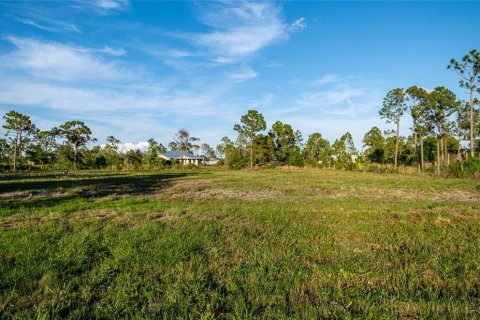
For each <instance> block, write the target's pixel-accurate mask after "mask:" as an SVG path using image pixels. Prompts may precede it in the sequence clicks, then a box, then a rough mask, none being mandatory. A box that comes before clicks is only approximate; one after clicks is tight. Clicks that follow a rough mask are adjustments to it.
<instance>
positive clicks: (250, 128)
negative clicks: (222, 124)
mask: <svg viewBox="0 0 480 320" xmlns="http://www.w3.org/2000/svg"><path fill="white" fill-rule="evenodd" d="M240 122H241V124H236V125H235V126H234V127H233V130H235V131H237V132H238V133H239V135H244V136H245V137H247V139H248V142H249V145H250V167H253V141H254V138H255V134H256V133H257V132H259V131H263V130H265V129H266V128H267V124H266V122H265V119H264V118H263V115H262V114H261V113H259V112H258V111H256V110H248V112H247V114H245V115H243V116H242V117H241V118H240Z"/></svg>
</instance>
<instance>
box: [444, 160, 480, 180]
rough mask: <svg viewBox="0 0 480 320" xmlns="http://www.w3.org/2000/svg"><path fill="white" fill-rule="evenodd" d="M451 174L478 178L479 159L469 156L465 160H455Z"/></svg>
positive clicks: (479, 176) (479, 171)
mask: <svg viewBox="0 0 480 320" xmlns="http://www.w3.org/2000/svg"><path fill="white" fill-rule="evenodd" d="M451 170H452V174H453V175H454V176H456V177H459V178H460V177H469V178H480V159H475V158H469V159H467V160H465V161H455V163H454V164H453V165H452V168H451Z"/></svg>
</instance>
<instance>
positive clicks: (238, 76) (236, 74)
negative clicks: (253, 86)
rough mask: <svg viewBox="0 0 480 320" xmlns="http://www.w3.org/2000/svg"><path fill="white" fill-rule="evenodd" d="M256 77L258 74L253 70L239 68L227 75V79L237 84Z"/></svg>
mask: <svg viewBox="0 0 480 320" xmlns="http://www.w3.org/2000/svg"><path fill="white" fill-rule="evenodd" d="M257 76H258V73H257V72H256V71H255V70H253V69H251V68H248V67H244V68H240V69H238V70H235V71H233V72H229V73H227V77H228V78H230V79H232V80H234V81H235V82H237V83H240V82H245V81H248V80H251V79H253V78H255V77H257Z"/></svg>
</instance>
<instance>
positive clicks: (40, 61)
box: [0, 37, 139, 82]
mask: <svg viewBox="0 0 480 320" xmlns="http://www.w3.org/2000/svg"><path fill="white" fill-rule="evenodd" d="M8 40H9V41H10V42H11V43H13V44H14V45H15V47H16V49H15V50H14V51H13V52H10V53H7V54H5V55H3V56H1V57H0V58H1V62H0V65H1V66H3V67H4V68H14V69H15V70H16V71H17V72H18V71H23V72H26V73H28V74H30V75H31V76H34V77H36V78H42V79H49V80H58V81H87V80H89V81H94V82H97V81H102V80H103V81H105V80H117V79H123V80H127V79H130V80H131V79H133V78H135V77H137V75H135V74H136V73H138V72H139V70H136V71H135V72H133V71H130V70H128V69H127V68H126V67H125V66H123V65H122V64H121V63H119V62H107V61H104V60H102V58H101V57H98V56H95V55H93V54H91V51H97V50H96V49H88V48H87V49H86V48H81V47H74V46H69V45H64V44H60V43H56V42H40V41H38V40H36V39H30V38H18V37H8ZM101 51H102V52H105V53H108V54H112V55H122V54H124V51H122V50H119V49H117V50H114V49H111V48H109V47H105V48H103V49H102V50H101Z"/></svg>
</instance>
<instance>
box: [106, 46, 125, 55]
mask: <svg viewBox="0 0 480 320" xmlns="http://www.w3.org/2000/svg"><path fill="white" fill-rule="evenodd" d="M101 51H102V52H104V53H106V54H110V55H112V56H118V57H120V56H124V55H126V54H127V52H126V51H125V49H123V48H111V47H109V46H105V47H103V49H102V50H101Z"/></svg>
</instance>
